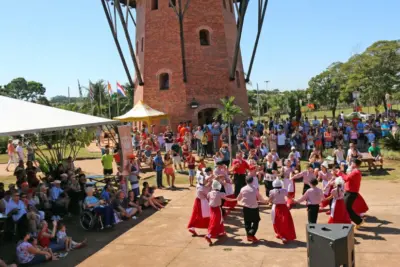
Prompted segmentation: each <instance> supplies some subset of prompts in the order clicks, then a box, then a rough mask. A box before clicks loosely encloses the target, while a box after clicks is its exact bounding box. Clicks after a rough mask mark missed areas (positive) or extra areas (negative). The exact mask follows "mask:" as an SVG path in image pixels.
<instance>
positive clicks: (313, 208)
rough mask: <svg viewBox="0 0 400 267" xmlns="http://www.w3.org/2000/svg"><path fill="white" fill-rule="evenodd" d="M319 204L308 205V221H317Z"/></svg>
mask: <svg viewBox="0 0 400 267" xmlns="http://www.w3.org/2000/svg"><path fill="white" fill-rule="evenodd" d="M318 211H319V205H307V217H308V223H317V219H318Z"/></svg>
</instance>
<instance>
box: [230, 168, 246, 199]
mask: <svg viewBox="0 0 400 267" xmlns="http://www.w3.org/2000/svg"><path fill="white" fill-rule="evenodd" d="M233 179H234V183H235V196H236V197H237V196H238V195H239V193H240V190H241V189H242V187H243V186H245V185H246V174H237V173H235V174H234V175H233Z"/></svg>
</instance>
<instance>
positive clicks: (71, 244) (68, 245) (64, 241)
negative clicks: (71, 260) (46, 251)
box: [57, 224, 87, 251]
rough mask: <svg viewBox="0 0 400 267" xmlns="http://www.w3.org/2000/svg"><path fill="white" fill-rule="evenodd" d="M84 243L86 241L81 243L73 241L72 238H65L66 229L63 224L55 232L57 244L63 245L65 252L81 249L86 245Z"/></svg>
mask: <svg viewBox="0 0 400 267" xmlns="http://www.w3.org/2000/svg"><path fill="white" fill-rule="evenodd" d="M86 242H87V240H86V239H85V240H83V241H82V242H75V241H73V240H72V237H69V236H67V227H66V226H65V224H60V227H59V230H58V232H57V244H58V245H64V247H65V250H66V251H70V250H71V249H78V248H82V247H83V246H85V245H86Z"/></svg>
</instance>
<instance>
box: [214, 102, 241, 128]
mask: <svg viewBox="0 0 400 267" xmlns="http://www.w3.org/2000/svg"><path fill="white" fill-rule="evenodd" d="M234 101H235V97H234V96H231V97H229V98H222V99H221V104H222V108H220V109H217V110H216V111H215V112H214V115H213V117H214V119H218V118H219V117H221V118H222V120H223V121H225V122H228V123H231V122H232V121H233V119H234V118H235V117H236V116H237V115H240V114H243V112H242V109H241V108H240V107H239V106H237V105H235V103H234Z"/></svg>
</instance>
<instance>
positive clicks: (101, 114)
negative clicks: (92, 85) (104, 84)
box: [99, 87, 104, 116]
mask: <svg viewBox="0 0 400 267" xmlns="http://www.w3.org/2000/svg"><path fill="white" fill-rule="evenodd" d="M103 91H104V90H103ZM101 95H102V92H101V91H100V87H99V102H100V105H99V112H100V116H103V113H102V112H101Z"/></svg>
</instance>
